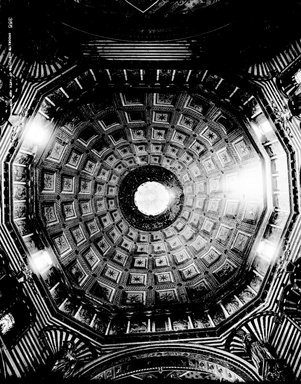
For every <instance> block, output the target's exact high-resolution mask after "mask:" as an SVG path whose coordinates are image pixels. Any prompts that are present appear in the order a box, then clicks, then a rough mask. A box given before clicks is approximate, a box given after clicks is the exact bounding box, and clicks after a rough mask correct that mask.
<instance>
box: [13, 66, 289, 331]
mask: <svg viewBox="0 0 301 384" xmlns="http://www.w3.org/2000/svg"><path fill="white" fill-rule="evenodd" d="M136 72H137V73H138V75H139V77H140V80H141V76H142V75H143V76H145V77H143V78H142V79H143V80H144V81H147V80H146V79H149V78H151V77H147V76H151V74H152V72H151V71H150V72H149V73H148V72H143V73H142V72H139V71H136ZM136 72H135V73H136ZM168 73H169V72H164V71H159V72H158V71H157V75H156V76H157V77H156V82H157V83H153V84H152V86H149V87H145V86H144V87H143V86H138V85H137V83H136V82H135V81H134V77H131V73H130V72H124V75H126V77H125V81H126V82H128V81H130V79H132V80H131V81H132V85H133V86H132V87H131V88H129V87H128V86H124V85H122V86H121V77H120V75H119V72H118V71H116V72H114V71H112V70H101V71H99V72H96V71H93V70H92V69H90V70H89V71H86V72H84V73H78V74H75V75H68V76H66V80H65V81H60V82H59V83H58V86H57V87H54V86H53V84H51V87H52V89H51V90H47V92H46V95H47V96H45V94H44V95H43V97H42V100H39V102H38V104H37V107H36V109H35V112H34V113H33V116H32V118H31V119H30V120H29V121H28V122H27V124H26V129H27V130H26V129H25V132H24V137H23V139H22V140H21V146H20V147H18V149H17V154H16V156H15V157H14V160H13V164H14V165H13V208H14V211H13V218H14V224H15V225H16V227H17V229H18V232H19V234H20V235H21V237H22V241H23V242H24V244H25V246H26V248H27V250H28V252H29V253H30V254H31V255H33V256H32V257H31V260H32V261H31V262H33V264H35V265H36V266H35V268H37V264H38V271H39V275H40V276H41V277H42V278H43V280H44V284H45V285H46V287H48V290H49V291H48V294H49V295H50V297H51V298H52V300H53V301H54V303H56V305H57V308H58V309H59V310H60V311H62V312H64V313H67V314H68V315H71V317H74V316H75V319H77V320H79V321H82V322H84V323H85V324H87V325H90V327H92V328H94V329H96V330H98V331H99V332H101V333H105V332H106V333H108V332H109V334H116V333H117V334H118V332H125V330H126V329H125V328H123V327H124V325H122V324H124V323H122V321H123V320H120V319H119V317H118V316H119V315H120V316H124V315H125V316H131V317H132V316H134V318H135V317H136V318H137V316H138V318H139V319H138V320H137V322H136V323H135V322H134V321H133V322H132V325H133V327H134V328H133V331H131V332H146V331H147V330H148V331H150V330H151V329H153V331H154V330H156V331H165V330H172V329H171V328H170V326H169V325H168V324H167V323H166V324H165V323H164V322H165V320H164V316H165V315H166V313H167V312H166V310H167V311H171V312H169V313H174V315H172V318H173V321H174V322H175V323H174V324H177V325H174V326H173V329H174V330H177V329H187V328H188V329H190V328H196V329H197V328H205V329H206V328H214V327H215V326H217V325H218V324H220V323H222V322H223V321H224V320H226V319H227V318H230V317H231V316H232V315H233V314H236V313H238V312H239V311H240V309H242V308H243V307H244V305H246V304H247V303H249V302H251V301H252V299H254V298H255V297H256V295H257V294H258V293H259V291H260V289H261V286H262V284H263V282H264V281H265V280H264V279H265V277H267V276H268V273H269V271H270V269H269V268H270V267H269V262H270V259H269V257H270V256H269V255H268V256H265V255H263V256H262V254H264V251H262V250H261V254H259V253H258V246H259V243H261V247H262V244H264V246H265V247H267V246H266V244H265V242H266V241H267V240H265V239H270V240H268V242H269V241H271V239H272V240H273V241H276V242H277V241H279V239H280V236H281V233H282V230H283V228H284V225H285V222H286V218H287V217H288V212H289V205H288V204H289V203H288V202H287V201H286V192H285V188H286V187H285V180H284V179H285V176H283V175H285V168H283V167H282V168H281V167H280V166H279V164H280V163H279V164H278V162H276V163H275V165H273V168H274V169H276V168H275V167H278V168H277V172H276V171H275V172H276V175H277V176H276V179H275V180H276V184H275V180H274V184H271V181H268V180H269V179H267V170H269V169H270V168H269V167H270V165H268V163H267V161H268V154H267V151H269V152H268V153H269V154H270V156H274V155H273V153H275V151H276V152H277V151H278V152H279V151H281V146H280V145H278V144H273V148H270V146H269V147H266V148H263V146H262V144H261V142H260V140H258V138H257V137H256V135H255V134H254V129H253V125H254V124H253V123H252V124H253V125H252V124H250V117H249V118H247V116H253V117H252V119H253V120H254V119H257V117H256V118H255V117H254V116H261V112H260V107H259V105H258V104H257V102H256V100H255V99H254V97H253V96H251V95H250V94H249V93H247V92H245V93H244V92H242V91H241V90H239V88H238V87H237V86H234V85H231V84H230V83H227V82H226V81H224V80H223V79H222V78H221V77H219V76H216V75H211V74H209V73H208V71H199V72H195V73H194V72H193V71H190V72H189V73H188V72H187V76H188V77H189V80H190V79H191V81H192V83H191V86H186V87H184V86H180V87H171V86H167V87H166V85H168V84H167V76H169V75H168ZM133 74H134V72H133ZM133 74H132V76H134V75H133ZM180 75H181V72H179V74H176V73H173V75H172V76H173V78H175V77H176V76H180ZM70 76H71V77H70ZM105 76H106V77H107V80H105V78H106V77H105ZM187 76H186V79H188V77H187ZM105 81H106V84H107V85H105V86H104V84H105ZM114 81H117V83H116V84H115V85H114V86H113V87H112V86H111V85H110V84H112V82H114ZM159 81H163V82H164V84H165V85H163V86H162V84H161V86H160V87H158V82H159ZM199 81H201V84H202V85H200V83H199ZM222 82H224V83H223V84H224V86H223V88H222V89H223V94H224V98H223V99H220V101H218V100H219V99H218V98H217V97H216V96H217V95H216V91H215V90H216V89H217V87H218V86H219V85H220V84H221V83H222ZM96 83H97V84H98V85H97V84H96ZM156 84H157V85H156ZM187 84H188V83H187ZM216 84H218V85H217V86H216ZM226 95H228V96H226ZM227 100H228V102H227ZM229 100H231V103H229ZM235 105H236V108H233V106H235ZM33 106H34V105H33ZM248 119H249V120H248ZM254 121H255V120H254ZM258 121H259V120H258ZM36 127H38V130H35V128H36ZM43 130H44V131H45V133H46V136H47V135H48V136H47V137H46V138H45V143H44V144H43V145H40V144H39V146H37V145H36V144H35V142H36V140H37V139H38V138H39V137H38V136H39V135H40V133H41V132H43ZM31 131H32V132H33V135H32V132H31ZM30 132H31V136H28V135H29V134H30ZM266 132H269V131H267V128H266ZM265 134H267V133H265ZM269 135H272V133H269ZM275 143H276V138H275ZM273 151H274V152H273ZM282 156H284V152H283V153H282ZM282 158H283V157H282ZM279 172H280V173H281V172H282V173H283V175H282V176H281V180H282V184H281V182H280V181H279V180H280V179H279V177H280V176H279V174H280V173H279ZM32 181H34V183H33V182H32ZM277 182H278V184H277ZM148 183H151V184H152V183H153V184H156V187H158V185H159V188H160V199H159V200H160V201H163V200H164V199H165V200H164V204H165V205H164V206H163V208H162V207H160V205H159V206H154V205H155V204H157V203H158V198H155V199H154V196H153V194H154V193H155V192H154V191H155V190H152V191H151V192H149V195H146V196H145V197H146V198H147V199H150V201H151V204H149V203H148V204H147V205H146V206H144V207H142V206H141V199H142V200H145V199H144V198H143V194H142V195H141V188H142V190H143V189H144V191H145V190H146V189H147V188H146V187H147V184H148ZM145 188H146V189H145ZM273 188H274V189H275V191H277V192H276V195H275V196H274V197H273V199H271V196H270V193H271V190H272V189H273ZM279 188H280V189H281V188H282V189H281V191H280V192H279ZM139 190H140V195H139V193H138V191H139ZM282 190H283V192H282ZM145 193H146V192H144V194H145ZM147 199H146V200H147ZM274 205H276V206H279V205H281V206H282V211H283V213H282V214H279V213H277V215H276V216H275V215H274V218H273V220H272V219H271V220H272V222H273V223H275V222H277V224H276V227H277V228H278V229H277V228H274V227H275V225H274V224H273V225H270V224H268V222H267V221H268V219H269V218H270V215H271V212H272V210H273V209H274V208H273V206H274ZM145 207H146V208H145ZM158 207H159V208H158ZM285 212H287V214H286V213H285ZM275 220H276V221H275ZM267 224H268V226H267ZM271 244H272V243H271ZM268 246H269V245H268ZM273 247H274V248H273ZM272 248H273V249H275V248H276V245H275V244H274V243H273V246H272ZM266 249H267V248H265V250H266ZM269 249H270V248H269ZM46 253H47V254H48V256H47V257H46V256H45V255H46ZM41 255H42V257H41ZM40 259H41V260H43V261H42V262H41V261H39V260H40ZM47 260H48V261H47ZM41 263H42V264H41ZM51 265H52V267H51V268H50V266H51ZM49 268H50V269H49ZM266 274H267V275H266ZM63 281H65V283H64V282H63ZM64 284H65V285H64ZM68 287H69V288H70V287H73V288H72V290H73V291H74V292H75V295H77V296H76V297H77V298H74V297H73V296H72V295H71V296H70V292H69V293H68V290H69V288H68ZM66 289H67V291H66ZM78 295H80V297H81V299H80V301H78V300H79V296H78ZM89 303H90V304H89ZM91 305H92V307H91ZM95 311H96V312H95ZM162 311H163V312H162ZM155 312H156V314H157V315H158V316H159V317H158V318H157V320H156V324H155V325H154V326H151V325H150V323H149V324H148V325H145V324H147V322H146V323H145V322H144V320H143V319H142V317H143V316H144V317H145V316H147V317H150V316H152V315H154V314H155ZM176 313H177V314H176ZM184 313H185V314H184ZM164 314H165V315H164ZM187 314H190V315H189V316H190V317H189V318H187ZM115 316H117V317H116V318H115ZM139 316H140V317H139ZM141 316H142V317H141ZM160 316H161V317H160ZM109 318H111V319H112V318H113V319H114V321H115V319H116V322H117V323H118V324H117V323H116V324H115V325H114V321H113V322H112V323H110V324H111V325H110V327H111V328H110V330H109V331H108V328H107V327H108V321H109V320H108V319H109ZM92 319H93V320H92ZM95 319H96V320H97V321H96V320H95ZM118 319H119V320H118ZM91 321H92V322H91ZM120 321H121V323H120ZM164 324H165V325H164ZM150 327H155V328H150ZM122 329H123V331H122ZM120 330H121V331H120Z"/></svg>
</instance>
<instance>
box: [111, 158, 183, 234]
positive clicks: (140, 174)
mask: <svg viewBox="0 0 301 384" xmlns="http://www.w3.org/2000/svg"><path fill="white" fill-rule="evenodd" d="M118 202H119V207H120V209H121V212H122V214H123V216H124V218H125V219H126V220H127V222H128V223H129V224H130V225H133V226H134V227H135V228H137V229H141V230H143V231H158V230H161V229H163V228H166V227H168V226H169V225H171V224H172V223H173V222H174V221H175V220H176V219H177V217H178V216H179V214H180V213H181V211H182V208H183V202H184V194H183V188H182V185H181V183H180V181H179V180H178V178H177V177H176V175H175V174H174V173H173V172H171V171H170V170H168V169H166V168H163V167H160V166H156V165H145V166H140V167H138V168H135V169H134V170H132V171H130V172H129V173H127V174H126V176H125V177H124V178H123V180H122V181H121V183H120V186H119V192H118Z"/></svg>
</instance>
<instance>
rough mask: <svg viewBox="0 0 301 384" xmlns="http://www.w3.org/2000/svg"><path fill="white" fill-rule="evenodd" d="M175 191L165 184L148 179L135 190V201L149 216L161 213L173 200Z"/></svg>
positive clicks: (141, 210) (142, 211) (140, 209)
mask: <svg viewBox="0 0 301 384" xmlns="http://www.w3.org/2000/svg"><path fill="white" fill-rule="evenodd" d="M173 197H174V196H173V193H172V191H171V190H170V189H168V188H166V187H165V186H164V185H163V184H160V183H158V182H156V181H147V182H146V183H143V184H141V185H140V186H139V187H138V189H137V191H136V192H135V196H134V201H135V205H136V207H137V208H138V209H139V211H140V212H141V213H143V214H144V215H148V216H156V215H160V214H161V213H163V212H164V211H166V209H167V208H168V207H169V206H170V204H171V202H172V201H173Z"/></svg>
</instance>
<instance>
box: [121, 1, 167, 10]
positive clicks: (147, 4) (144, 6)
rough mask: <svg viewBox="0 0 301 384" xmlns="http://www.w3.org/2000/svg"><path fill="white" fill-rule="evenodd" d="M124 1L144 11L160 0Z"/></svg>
mask: <svg viewBox="0 0 301 384" xmlns="http://www.w3.org/2000/svg"><path fill="white" fill-rule="evenodd" d="M124 1H125V2H126V3H128V4H129V5H131V6H132V7H134V8H136V9H137V10H138V11H140V12H142V13H145V12H147V11H149V10H150V9H151V8H152V7H153V6H154V5H156V4H157V3H159V1H161V0H155V1H154V0H124Z"/></svg>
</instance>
